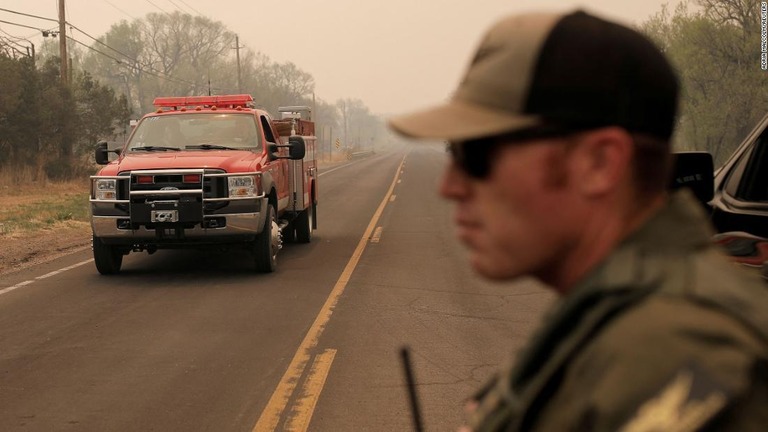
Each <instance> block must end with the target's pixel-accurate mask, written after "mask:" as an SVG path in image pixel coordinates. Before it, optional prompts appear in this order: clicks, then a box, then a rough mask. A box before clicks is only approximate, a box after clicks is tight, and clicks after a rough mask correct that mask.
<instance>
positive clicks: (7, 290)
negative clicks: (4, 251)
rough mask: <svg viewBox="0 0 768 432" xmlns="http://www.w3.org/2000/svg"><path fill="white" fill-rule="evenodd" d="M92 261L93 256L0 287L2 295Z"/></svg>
mask: <svg viewBox="0 0 768 432" xmlns="http://www.w3.org/2000/svg"><path fill="white" fill-rule="evenodd" d="M92 261H93V258H91V259H89V260H85V261H82V262H79V263H77V264H73V265H71V266H69V267H64V268H61V269H58V270H54V271H52V272H50V273H47V274H44V275H42V276H37V277H36V278H34V279H30V280H26V281H24V282H19V283H17V284H16V285H13V286H9V287H8V288H3V289H0V295H3V294H5V293H9V292H11V291H14V290H17V289H19V288H21V287H24V286H27V285H29V284H31V283H34V282H35V281H36V280H41V279H46V278H49V277H51V276H56V275H57V274H59V273H64V272H65V271H68V270H72V269H74V268H77V267H80V266H82V265H85V264H88V263H89V262H92Z"/></svg>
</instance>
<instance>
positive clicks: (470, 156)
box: [447, 124, 587, 180]
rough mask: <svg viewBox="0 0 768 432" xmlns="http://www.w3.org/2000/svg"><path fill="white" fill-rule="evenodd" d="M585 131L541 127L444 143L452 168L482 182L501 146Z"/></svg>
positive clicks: (560, 126) (556, 126) (558, 126)
mask: <svg viewBox="0 0 768 432" xmlns="http://www.w3.org/2000/svg"><path fill="white" fill-rule="evenodd" d="M585 129H587V127H572V126H568V127H566V126H562V125H553V124H545V125H538V126H533V127H530V128H526V129H522V130H519V131H514V132H510V133H505V134H500V135H493V136H488V137H482V138H477V139H472V140H467V141H456V142H449V143H448V147H447V150H448V153H450V154H451V157H452V158H453V160H454V162H455V163H456V165H458V166H459V168H461V170H462V171H464V172H465V173H466V174H467V175H469V176H470V177H472V178H475V179H480V180H482V179H485V178H487V177H488V176H489V175H490V174H491V168H492V165H493V158H494V156H495V155H496V152H497V150H498V149H499V147H501V146H502V145H509V144H521V143H524V142H527V141H533V140H540V139H550V138H561V137H565V136H568V135H571V134H574V133H576V132H579V131H581V130H585Z"/></svg>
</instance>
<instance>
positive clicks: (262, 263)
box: [253, 204, 281, 273]
mask: <svg viewBox="0 0 768 432" xmlns="http://www.w3.org/2000/svg"><path fill="white" fill-rule="evenodd" d="M280 242H281V237H280V227H279V226H278V225H277V213H275V207H274V206H273V205H272V204H268V205H267V217H266V218H265V221H264V229H263V230H262V231H261V233H259V234H258V235H257V236H256V241H255V244H254V250H253V252H254V254H255V255H256V260H255V264H256V271H257V272H259V273H272V272H273V271H275V270H276V269H277V251H278V250H280V246H281V245H280Z"/></svg>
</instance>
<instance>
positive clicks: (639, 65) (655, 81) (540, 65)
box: [390, 11, 678, 141]
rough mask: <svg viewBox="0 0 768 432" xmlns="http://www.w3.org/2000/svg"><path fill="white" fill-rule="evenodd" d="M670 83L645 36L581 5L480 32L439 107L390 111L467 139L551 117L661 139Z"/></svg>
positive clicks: (415, 129)
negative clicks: (462, 71) (458, 78)
mask: <svg viewBox="0 0 768 432" xmlns="http://www.w3.org/2000/svg"><path fill="white" fill-rule="evenodd" d="M677 93H678V84H677V78H676V76H675V73H674V72H673V71H672V68H671V66H670V65H669V63H668V62H667V60H666V59H665V57H664V55H663V54H662V53H661V52H660V51H659V50H658V48H656V46H654V44H653V43H652V42H650V41H649V40H648V39H647V38H646V37H645V36H643V35H641V34H640V33H638V32H637V31H635V30H632V29H629V28H627V27H625V26H622V25H619V24H616V23H613V22H610V21H606V20H603V19H600V18H597V17H595V16H592V15H589V14H587V13H585V12H582V11H576V12H572V13H569V14H526V15H516V16H511V17H508V18H506V19H503V20H502V21H500V22H498V23H497V24H496V25H495V26H493V27H492V28H491V29H490V31H489V32H488V33H487V34H486V35H485V37H484V39H483V40H482V42H481V44H480V46H479V48H478V49H477V52H476V53H475V56H474V59H473V60H472V62H471V64H470V65H469V68H468V70H467V72H466V74H465V76H464V78H463V80H462V82H461V84H460V85H459V88H458V89H457V90H456V93H455V94H454V95H453V97H452V99H451V100H450V101H449V102H448V103H447V104H445V105H443V106H438V107H435V108H432V109H428V110H425V111H421V112H416V113H413V114H409V115H404V116H400V117H395V118H392V119H390V126H391V127H392V128H393V129H394V130H395V131H397V132H399V133H401V134H403V135H405V136H409V137H414V138H440V139H446V140H457V141H463V140H469V139H475V138H481V137H485V136H492V135H497V134H502V133H507V132H513V131H515V130H520V129H525V128H529V127H533V126H536V125H537V124H540V123H555V124H558V125H560V126H563V127H569V126H570V127H574V128H579V129H583V128H585V127H600V126H621V127H623V128H625V129H626V130H628V131H630V132H639V133H646V134H649V135H653V136H657V137H660V138H665V139H666V138H669V137H670V135H671V134H672V130H673V127H674V122H675V113H676V109H677Z"/></svg>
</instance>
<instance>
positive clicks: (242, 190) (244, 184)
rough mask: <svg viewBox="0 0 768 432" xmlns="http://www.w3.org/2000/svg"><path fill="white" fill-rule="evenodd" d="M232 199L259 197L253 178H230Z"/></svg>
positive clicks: (228, 180)
mask: <svg viewBox="0 0 768 432" xmlns="http://www.w3.org/2000/svg"><path fill="white" fill-rule="evenodd" d="M227 182H228V183H229V197H230V198H252V197H256V196H258V191H257V190H256V182H255V181H254V179H253V176H237V177H228V178H227Z"/></svg>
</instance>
